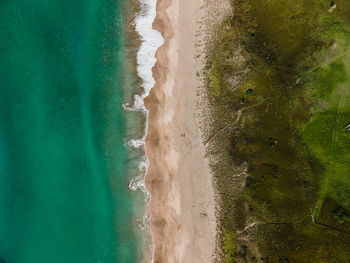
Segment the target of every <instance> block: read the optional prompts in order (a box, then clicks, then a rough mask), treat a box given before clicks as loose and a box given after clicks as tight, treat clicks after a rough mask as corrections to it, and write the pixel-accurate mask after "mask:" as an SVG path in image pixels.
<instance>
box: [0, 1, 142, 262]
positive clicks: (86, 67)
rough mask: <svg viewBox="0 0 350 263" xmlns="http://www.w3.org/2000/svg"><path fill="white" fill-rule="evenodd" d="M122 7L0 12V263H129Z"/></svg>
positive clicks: (61, 4) (31, 5)
mask: <svg viewBox="0 0 350 263" xmlns="http://www.w3.org/2000/svg"><path fill="white" fill-rule="evenodd" d="M122 12H123V10H122V3H121V0H88V1H79V0H76V1H71V0H4V1H1V2H0V51H1V53H0V55H1V59H0V262H1V263H3V262H7V263H56V262H57V263H70V262H75V263H88V262H91V263H97V262H101V263H102V262H103V263H104V262H106V263H109V262H114V263H115V262H121V263H124V262H137V261H138V259H137V253H136V251H137V246H136V242H135V237H134V234H133V231H132V227H133V226H132V225H131V222H132V221H131V220H130V217H131V216H132V211H131V210H132V207H131V201H130V199H131V198H130V192H129V190H128V188H127V183H128V182H127V178H126V176H125V174H126V171H125V170H126V162H127V151H126V149H125V148H124V146H123V145H124V136H125V132H126V131H125V122H124V116H123V112H122V109H121V106H120V105H121V100H122V99H121V97H122V78H121V72H122V62H123V61H122V58H123V41H124V39H123V24H122V16H123V13H122Z"/></svg>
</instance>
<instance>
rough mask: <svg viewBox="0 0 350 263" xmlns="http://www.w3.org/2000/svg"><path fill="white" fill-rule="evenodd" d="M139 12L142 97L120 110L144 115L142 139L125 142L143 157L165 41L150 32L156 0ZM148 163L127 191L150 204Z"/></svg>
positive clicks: (143, 2) (145, 221) (144, 1)
mask: <svg viewBox="0 0 350 263" xmlns="http://www.w3.org/2000/svg"><path fill="white" fill-rule="evenodd" d="M139 2H140V6H141V11H140V12H139V13H138V14H137V15H136V18H135V20H134V25H135V28H136V31H137V32H138V34H139V36H140V38H141V46H140V49H139V51H138V53H137V74H138V75H139V77H140V78H141V79H142V84H141V86H142V88H143V93H142V94H136V95H134V98H133V104H132V105H131V104H127V103H126V104H123V108H124V109H125V110H126V111H141V112H143V113H144V114H145V115H146V123H145V131H144V135H143V137H142V138H141V139H133V140H130V141H129V142H128V145H129V146H131V147H133V148H142V149H143V150H144V153H146V149H145V139H146V136H147V129H148V110H147V109H146V108H145V104H144V98H145V97H147V96H148V95H149V93H150V91H151V89H152V88H153V87H154V85H155V80H154V78H153V75H152V68H153V66H154V65H155V63H156V58H155V53H156V51H157V49H158V48H159V47H160V46H161V45H163V43H164V39H163V37H162V35H161V34H160V32H158V31H156V30H154V29H153V27H152V24H153V21H154V19H155V17H156V7H157V0H139ZM148 165H149V161H148V158H147V156H146V155H145V156H144V158H143V159H142V160H141V161H140V163H139V169H140V175H139V176H137V177H135V178H133V179H132V180H131V181H130V183H129V188H130V189H131V190H133V191H136V190H138V189H139V190H142V191H143V192H144V193H145V196H146V201H147V203H148V201H149V200H150V198H151V196H150V193H149V192H147V189H146V185H145V177H146V175H147V170H148ZM149 221H150V219H149V213H148V211H146V213H145V215H144V216H143V219H142V224H141V225H140V227H141V228H142V229H147V230H149ZM153 247H154V246H153V245H152V246H151V251H152V260H151V262H153V253H154V249H153Z"/></svg>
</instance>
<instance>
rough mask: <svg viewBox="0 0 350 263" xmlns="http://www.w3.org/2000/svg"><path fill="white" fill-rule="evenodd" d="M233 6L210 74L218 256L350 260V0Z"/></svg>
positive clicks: (245, 1)
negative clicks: (239, 171)
mask: <svg viewBox="0 0 350 263" xmlns="http://www.w3.org/2000/svg"><path fill="white" fill-rule="evenodd" d="M232 5H233V7H234V10H235V12H234V16H233V17H230V18H228V19H227V20H225V21H223V22H222V24H221V25H220V26H219V27H218V28H217V29H216V31H217V32H216V35H217V36H218V37H217V39H216V41H214V43H212V46H211V48H209V52H208V58H207V69H208V70H207V71H206V73H205V74H206V83H207V88H208V94H209V97H210V102H211V105H212V106H213V107H212V108H213V109H212V110H213V112H214V113H215V114H216V115H217V116H218V118H215V120H212V122H213V123H214V124H215V127H220V130H219V131H216V130H214V131H213V133H215V136H211V137H215V140H213V141H212V144H214V145H215V147H216V149H217V151H218V152H219V151H221V152H224V151H225V152H226V153H222V154H223V156H227V158H222V159H221V161H220V162H219V165H218V163H216V165H215V167H214V168H215V169H214V171H216V176H215V178H216V179H215V180H216V185H217V187H218V188H219V190H218V192H219V193H220V196H221V197H220V200H221V201H222V204H221V206H222V210H221V214H220V217H221V221H220V225H221V227H222V229H223V230H222V237H221V239H220V240H221V243H222V247H223V249H222V250H223V254H224V255H225V256H224V257H223V259H222V261H223V262H225V261H226V262H236V261H237V262H348V259H349V258H350V130H348V128H347V126H348V125H349V124H350V59H349V55H348V54H349V47H350V1H346V0H343V1H323V0H266V1H261V0H235V1H234V0H232ZM226 145H228V146H226ZM243 166H244V167H247V168H246V169H247V172H246V178H245V181H244V184H243V187H241V188H240V189H239V191H237V187H236V186H234V184H237V179H234V178H236V175H235V172H234V171H235V168H234V167H243ZM218 167H220V168H218ZM223 167H224V168H223ZM230 184H231V185H232V186H231V187H228V186H227V185H230ZM233 192H234V193H233ZM237 214H239V215H237ZM242 218H244V219H242ZM242 220H243V222H242ZM247 226H252V227H251V229H249V231H248V230H247V229H246V227H247ZM247 231H248V232H247ZM227 233H230V234H227ZM233 250H234V253H232V251H233ZM244 260H245V261H244Z"/></svg>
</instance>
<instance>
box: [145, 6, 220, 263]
mask: <svg viewBox="0 0 350 263" xmlns="http://www.w3.org/2000/svg"><path fill="white" fill-rule="evenodd" d="M200 6H201V1H200V0H158V5H157V18H156V20H155V22H154V28H155V29H157V30H159V31H160V32H161V33H162V35H163V37H164V39H165V43H164V45H163V46H162V47H161V48H159V50H158V52H157V54H156V57H157V59H158V61H157V63H156V66H155V67H154V69H153V74H154V77H155V79H156V85H155V87H154V88H153V89H152V91H151V93H150V96H149V97H147V98H146V100H145V104H146V107H147V109H148V110H149V128H148V135H147V138H146V153H147V155H148V158H149V161H150V165H149V169H148V174H147V178H146V185H147V188H148V191H149V192H150V193H151V195H152V199H151V202H150V217H151V231H152V235H153V238H154V243H155V251H154V262H156V263H160V262H161V263H164V262H181V263H187V262H188V263H196V262H198V263H199V262H200V263H206V262H213V261H214V250H215V233H216V221H215V209H214V191H213V187H212V176H211V173H210V168H209V165H208V161H207V160H206V159H205V156H204V155H205V149H204V145H203V143H202V141H201V136H200V133H199V131H198V128H197V127H198V125H197V119H196V117H195V110H196V91H197V88H198V87H199V85H200V84H199V81H198V80H197V77H196V72H197V69H199V68H200V65H199V61H198V60H196V59H195V49H196V48H195V44H196V30H197V26H198V23H197V21H198V18H199V16H200V15H201V14H200V12H201V11H200Z"/></svg>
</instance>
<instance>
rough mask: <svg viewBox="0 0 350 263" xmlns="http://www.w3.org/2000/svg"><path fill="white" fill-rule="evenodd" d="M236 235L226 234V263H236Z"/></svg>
mask: <svg viewBox="0 0 350 263" xmlns="http://www.w3.org/2000/svg"><path fill="white" fill-rule="evenodd" d="M234 235H235V234H234V233H233V232H228V231H226V232H225V249H224V251H225V256H226V260H225V262H226V263H234V262H236V260H235V257H234V254H235V242H234Z"/></svg>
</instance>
